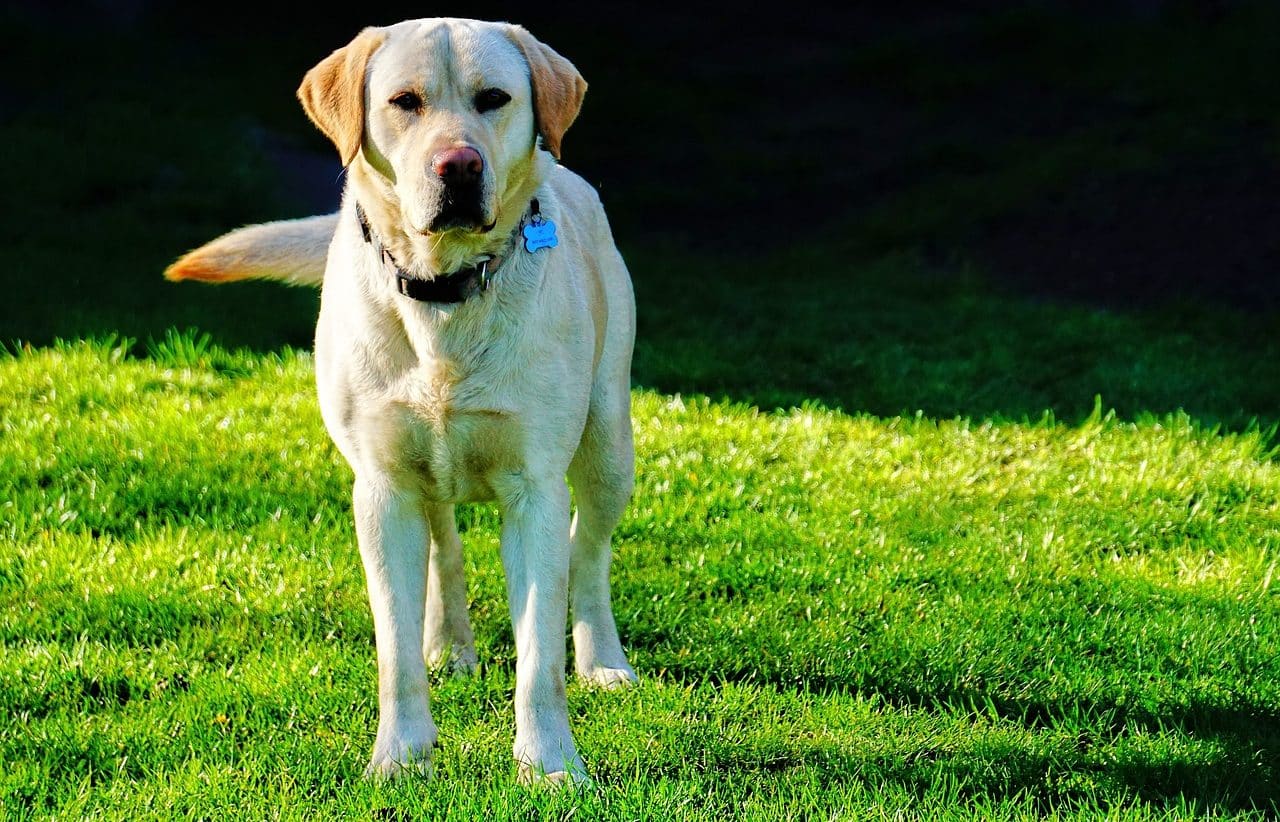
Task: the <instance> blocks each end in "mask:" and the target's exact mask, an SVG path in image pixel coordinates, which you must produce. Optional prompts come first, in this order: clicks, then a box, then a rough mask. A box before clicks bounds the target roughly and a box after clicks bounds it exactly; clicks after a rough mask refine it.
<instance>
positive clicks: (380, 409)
mask: <svg viewBox="0 0 1280 822" xmlns="http://www.w3.org/2000/svg"><path fill="white" fill-rule="evenodd" d="M488 88H498V89H501V90H503V91H505V92H506V93H508V94H510V95H511V100H510V102H508V103H507V104H506V105H504V106H502V107H501V108H498V109H496V110H493V111H488V112H485V113H481V112H479V111H477V108H476V105H475V95H476V94H477V93H478V92H479V91H480V90H482V89H488ZM406 89H407V90H411V91H413V92H415V93H417V94H420V95H421V97H422V99H423V100H424V101H425V102H424V104H423V106H422V107H421V109H420V110H419V111H417V112H406V111H404V110H402V109H401V108H399V107H397V106H395V105H392V104H391V103H390V102H389V101H390V100H391V98H392V97H394V96H395V95H396V94H398V93H400V92H402V91H404V90H406ZM585 89H586V84H585V83H584V82H583V81H582V78H581V77H580V76H579V74H578V72H577V70H576V69H574V67H573V66H572V65H571V64H570V63H569V62H568V61H567V60H565V59H564V58H563V57H561V56H560V55H558V54H556V53H555V52H554V51H552V50H551V49H550V48H548V47H547V46H545V45H543V44H542V43H540V42H538V41H537V40H535V39H534V38H533V37H532V36H531V35H529V34H528V33H527V32H526V31H524V30H523V29H521V28H519V27H516V26H510V25H506V24H495V23H481V22H476V21H469V20H454V19H429V20H414V21H407V22H404V23H399V24H397V25H394V26H390V27H387V28H375V29H366V30H365V31H363V32H361V33H360V35H359V36H357V37H356V39H355V40H354V41H352V43H351V44H350V45H348V46H346V47H344V48H342V49H339V50H338V51H336V52H334V53H333V55H331V56H330V57H329V58H327V59H326V60H324V61H322V62H321V63H320V64H319V65H318V66H316V67H315V68H314V69H312V71H311V72H309V73H308V74H307V77H306V79H305V80H304V81H303V84H302V87H301V88H300V89H299V92H298V94H299V97H300V98H301V100H302V102H303V105H304V107H305V108H306V110H307V113H308V114H309V115H310V116H311V118H312V119H313V120H314V121H315V123H316V124H317V125H318V126H319V127H320V128H321V130H322V131H324V132H325V133H326V134H327V135H328V136H329V137H330V138H331V139H332V140H333V142H334V144H335V145H336V146H337V148H338V150H339V152H340V153H341V154H342V158H343V162H344V163H345V164H347V166H348V179H347V190H346V195H345V198H344V202H343V206H342V210H341V211H340V212H339V213H338V214H337V215H330V216H325V217H312V218H308V219H305V220H295V221H288V222H284V223H271V224H267V225H262V226H253V227H250V228H246V229H241V230H240V231H236V232H232V233H231V234H229V235H227V236H225V237H222V238H220V239H218V240H216V241H214V242H213V243H210V244H209V245H207V246H205V247H203V248H200V249H197V250H196V251H193V252H192V253H190V254H188V255H187V256H186V257H184V258H182V259H181V260H179V261H178V262H177V263H175V264H174V265H173V266H172V267H171V268H170V270H169V271H168V272H166V274H167V276H169V277H170V278H171V279H178V280H181V279H199V280H211V281H228V280H238V279H246V278H253V277H262V278H270V279H283V280H288V281H292V282H296V283H317V282H320V281H321V280H323V297H322V300H321V308H320V319H319V324H318V327H317V329H316V381H317V384H318V388H319V395H320V409H321V412H322V414H323V417H324V421H325V425H326V426H327V427H328V429H329V433H330V435H331V436H332V437H333V439H334V442H335V443H336V444H337V446H338V448H339V450H340V451H341V452H342V454H343V455H344V456H345V457H346V459H347V460H348V461H349V462H350V464H351V467H352V468H353V469H354V472H355V488H354V510H355V520H356V532H357V535H358V540H359V543H360V553H361V557H362V559H363V561H364V567H365V574H366V579H367V582H368V589H369V602H370V605H371V607H372V610H373V619H374V627H375V631H376V635H377V645H378V692H379V693H378V701H379V711H380V719H379V723H378V734H377V740H376V742H375V743H374V749H373V757H372V761H371V762H370V764H369V772H370V773H372V774H384V775H392V774H396V773H398V772H400V771H401V770H403V769H406V768H412V769H415V770H420V771H429V770H430V764H431V757H432V748H433V746H434V745H435V744H436V738H437V733H436V726H435V723H434V722H433V721H432V718H431V711H430V709H429V707H428V696H427V675H426V666H425V665H424V657H425V660H426V662H427V663H428V664H432V665H448V666H451V667H452V668H453V669H454V670H457V671H464V672H465V671H471V670H473V669H474V668H475V667H476V664H477V663H476V652H475V643H474V640H473V637H472V633H471V625H470V622H469V620H468V617H467V597H466V584H465V580H464V579H463V565H462V544H461V541H460V540H459V537H458V531H457V528H456V525H455V522H454V509H453V507H454V505H455V504H456V503H460V502H467V501H473V500H497V502H498V505H499V507H500V509H501V512H502V521H503V525H502V549H501V550H502V562H503V568H504V570H505V572H506V580H507V596H508V603H509V606H510V610H511V621H512V626H513V628H514V634H515V643H516V650H517V663H516V694H515V710H516V739H515V758H516V760H517V762H518V763H519V765H520V772H521V774H522V776H523V777H524V778H528V779H548V780H552V781H561V780H572V781H577V780H581V779H583V778H585V777H586V768H585V766H584V764H583V761H582V758H581V757H580V756H579V754H578V751H577V748H576V746H575V744H574V740H573V736H572V735H571V733H570V730H569V719H568V714H567V706H566V702H565V689H564V666H565V643H564V628H565V624H566V619H567V612H568V607H569V604H570V601H572V610H573V639H574V650H575V655H576V667H577V672H578V675H579V676H580V677H581V678H582V679H584V680H586V681H588V682H592V683H596V684H599V685H604V686H615V685H620V684H625V683H629V682H631V681H634V679H635V674H634V672H633V671H632V669H631V666H630V665H629V664H628V663H627V660H626V657H625V655H624V653H623V649H622V645H621V643H620V641H619V639H618V632H617V629H616V627H615V625H614V619H613V614H612V609H611V606H610V598H609V579H608V573H609V562H610V545H609V541H610V534H611V532H612V531H613V529H614V526H615V525H616V524H617V522H618V519H619V518H620V516H621V515H622V511H623V508H624V506H625V505H626V502H627V500H628V498H629V496H630V492H631V486H632V473H633V462H634V460H633V453H632V437H631V417H630V367H631V348H632V340H633V336H634V313H635V309H634V301H633V298H632V292H631V283H630V279H629V277H628V274H627V270H626V267H625V266H624V265H623V262H622V258H621V256H619V254H618V251H617V249H616V248H615V247H614V243H613V239H612V236H611V234H610V231H609V225H608V222H607V221H606V219H605V215H604V211H603V209H602V208H601V205H600V201H599V199H598V198H597V196H596V193H595V191H594V190H593V189H592V188H591V187H590V186H589V185H588V184H587V183H585V182H584V181H583V180H582V179H581V178H579V177H578V176H576V175H574V174H573V173H572V172H570V171H568V170H566V169H564V168H563V167H560V166H558V165H557V164H556V162H555V158H556V157H558V156H559V148H560V142H561V140H562V138H563V136H564V132H565V130H566V129H567V128H568V127H569V125H570V124H571V123H572V121H573V120H574V118H575V117H576V115H577V112H578V108H579V106H580V104H581V101H582V95H583V93H584V92H585ZM538 138H540V139H541V146H539V144H538ZM464 145H465V146H470V147H473V148H475V149H476V150H477V151H479V153H480V155H481V156H482V158H483V161H484V172H483V177H482V188H481V190H482V192H483V194H482V200H483V208H484V211H485V214H484V215H483V216H484V218H485V219H484V223H485V224H488V223H490V222H492V223H493V228H492V229H491V230H488V231H484V230H483V229H482V228H481V227H476V228H475V229H471V230H462V229H451V230H447V231H442V232H435V233H432V232H430V231H429V230H428V229H427V226H428V224H429V223H430V221H431V219H432V217H433V216H434V214H435V213H436V211H437V210H438V209H439V208H440V207H441V202H442V194H441V182H440V179H439V178H438V177H437V176H436V174H435V173H433V171H432V169H431V158H432V157H433V156H434V155H435V153H437V152H439V151H441V150H443V149H446V148H450V147H458V146H464ZM553 155H555V157H553ZM535 196H536V197H537V199H538V201H539V203H540V206H541V211H542V214H543V215H544V216H545V217H546V218H547V219H550V220H552V221H554V222H555V224H556V226H557V229H558V231H557V233H558V237H559V245H558V246H557V247H555V248H549V249H542V250H539V251H536V252H529V251H526V250H525V249H524V248H523V247H519V246H513V245H512V235H513V232H514V231H515V230H516V229H517V227H518V226H519V224H520V221H521V219H522V217H524V216H525V214H526V212H527V210H528V205H529V202H530V199H531V198H532V197H535ZM357 201H358V202H359V203H360V205H361V206H362V207H363V209H364V210H365V212H366V213H367V215H368V220H369V223H370V224H371V225H372V228H373V231H374V232H375V234H376V235H377V237H378V238H379V239H380V240H381V241H382V242H383V243H384V244H385V245H386V246H387V247H388V248H389V250H390V251H391V253H392V254H393V255H394V257H395V259H396V260H397V261H398V263H399V265H400V267H401V268H403V269H404V270H406V271H408V272H409V273H411V274H414V275H415V276H418V277H421V278H424V279H425V278H430V277H433V276H435V275H436V274H438V273H440V272H450V271H453V270H456V269H458V268H460V267H463V266H465V265H472V264H474V263H475V262H477V260H478V259H480V258H482V257H483V255H486V254H499V255H503V256H504V260H503V262H502V264H501V266H500V267H499V268H498V271H497V275H496V279H495V282H494V284H493V286H492V287H491V288H490V289H489V290H488V291H486V292H484V293H482V294H479V295H477V296H475V297H473V298H472V299H470V300H468V301H467V302H465V303H461V304H457V305H440V304H427V303H419V302H415V301H414V300H411V299H409V298H408V297H404V296H402V295H400V294H399V293H397V291H396V287H395V283H394V281H393V277H392V276H391V274H390V273H389V272H388V271H387V269H385V268H384V267H383V265H382V264H381V262H380V259H379V256H378V255H377V253H376V252H375V251H374V250H373V247H372V246H371V245H369V244H367V243H366V242H365V241H364V239H363V237H362V234H361V230H360V227H359V224H358V221H357V218H356V215H355V205H356V202H357ZM326 245H327V246H328V254H327V265H323V264H322V263H323V261H324V259H325V255H324V247H325V246H326ZM566 475H567V476H568V479H569V481H570V482H572V484H573V488H574V495H575V498H576V503H577V512H576V515H575V516H574V518H573V522H572V524H571V523H570V504H569V488H568V486H567V485H566V482H565V478H566ZM424 603H425V608H424Z"/></svg>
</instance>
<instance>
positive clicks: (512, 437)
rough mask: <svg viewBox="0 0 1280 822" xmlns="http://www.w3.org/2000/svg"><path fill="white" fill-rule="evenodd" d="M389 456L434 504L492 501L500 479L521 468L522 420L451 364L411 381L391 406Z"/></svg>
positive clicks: (496, 394)
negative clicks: (462, 375) (496, 480)
mask: <svg viewBox="0 0 1280 822" xmlns="http://www.w3.org/2000/svg"><path fill="white" fill-rule="evenodd" d="M387 410H388V415H389V417H390V419H389V422H390V423H391V426H392V428H393V431H391V432H388V433H389V434H390V436H389V437H387V438H386V440H387V441H388V442H389V443H393V448H394V453H392V454H389V455H388V457H389V458H390V459H391V460H392V461H393V462H394V463H395V464H396V465H397V466H398V468H399V469H400V471H401V472H403V473H406V474H408V475H409V477H410V478H411V479H412V480H413V481H415V482H416V483H417V484H418V485H419V486H420V487H421V489H422V493H423V495H424V496H425V497H426V498H427V499H429V500H432V501H435V502H474V501H481V500H487V499H492V498H493V497H494V482H495V479H497V478H498V477H499V475H502V474H508V475H510V474H515V473H519V472H520V471H521V469H522V467H523V462H524V459H523V454H524V451H525V439H526V432H525V430H524V426H523V425H522V416H521V415H520V414H518V413H516V412H515V411H514V409H512V408H511V407H510V404H509V403H506V402H504V401H503V398H502V397H501V396H500V395H499V394H498V392H496V391H494V390H493V389H492V387H491V386H487V385H484V384H482V381H480V380H476V379H468V378H465V377H460V376H459V375H458V374H456V373H454V372H452V371H451V369H449V368H448V367H445V366H441V367H437V368H427V369H423V370H422V371H421V372H419V373H416V374H414V375H413V376H412V377H410V378H407V379H406V380H405V381H404V382H403V383H402V386H401V390H400V391H398V392H397V396H396V398H395V400H394V401H393V402H392V403H391V405H390V407H389V408H388V409H387Z"/></svg>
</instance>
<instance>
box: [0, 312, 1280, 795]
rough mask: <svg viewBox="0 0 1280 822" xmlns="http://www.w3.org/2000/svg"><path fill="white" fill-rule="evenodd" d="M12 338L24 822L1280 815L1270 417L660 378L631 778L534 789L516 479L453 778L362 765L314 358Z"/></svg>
mask: <svg viewBox="0 0 1280 822" xmlns="http://www.w3.org/2000/svg"><path fill="white" fill-rule="evenodd" d="M153 349H154V350H153V352H152V354H153V356H151V357H149V358H146V359H137V358H134V357H133V356H131V355H130V354H129V350H130V349H129V348H128V347H126V346H125V345H124V344H123V343H122V342H121V341H116V340H102V341H98V342H86V343H77V344H64V345H60V346H56V347H54V348H52V349H43V350H32V351H29V352H24V353H19V354H17V355H9V356H6V357H4V358H2V359H0V472H3V473H2V474H0V476H3V477H4V485H5V492H4V494H3V496H2V497H0V520H2V521H3V529H4V533H3V538H4V543H5V547H4V548H3V550H0V643H3V647H4V653H3V655H2V656H0V705H2V706H3V710H4V711H5V713H6V714H7V715H9V716H12V717H14V719H15V721H14V722H11V723H8V724H7V725H6V726H5V727H4V728H3V729H0V755H2V756H3V758H4V761H5V762H6V765H7V767H6V769H5V773H4V776H3V778H0V796H2V797H3V802H4V806H5V808H6V811H7V812H8V813H10V814H11V815H19V816H21V815H26V814H29V813H36V814H43V813H54V814H57V815H59V816H63V817H67V816H81V815H89V816H93V815H97V816H102V817H107V818H139V817H147V816H150V817H161V816H203V817H207V816H209V815H240V816H250V817H276V816H283V817H286V818H311V817H314V816H315V815H317V814H320V813H330V814H333V813H336V814H339V815H344V814H346V815H351V814H355V815H360V816H364V817H367V816H368V815H369V814H370V813H371V812H373V811H374V810H376V809H378V808H399V809H402V810H404V811H405V812H406V813H409V814H410V815H411V816H413V817H415V818H416V817H419V816H428V815H436V814H445V815H448V816H451V817H452V818H476V817H478V816H480V815H490V816H494V817H496V818H510V817H523V816H527V815H530V814H550V815H567V814H569V813H570V812H571V811H572V812H575V813H578V814H582V815H584V818H585V817H597V816H599V817H607V818H633V817H638V816H661V817H663V818H667V817H670V818H690V819H720V818H725V817H726V816H734V815H736V816H741V817H744V818H759V819H772V818H787V817H788V816H789V817H791V818H802V817H805V816H813V815H818V816H823V817H827V816H841V815H853V816H862V815H868V814H871V815H894V814H906V815H924V816H928V815H936V814H939V813H945V812H957V811H959V810H960V809H967V811H968V812H973V813H975V814H977V815H979V816H995V817H1002V818H1026V817H1030V816H1036V815H1040V814H1044V813H1061V814H1066V815H1073V814H1082V815H1086V816H1088V815H1091V814H1095V813H1100V812H1108V813H1113V814H1116V815H1119V816H1124V817H1131V818H1154V817H1158V816H1161V815H1165V814H1172V815H1174V816H1193V815H1203V814H1206V813H1219V812H1230V813H1236V812H1246V813H1247V812H1249V811H1250V809H1254V810H1257V811H1258V812H1270V813H1274V812H1275V810H1276V807H1275V804H1274V803H1275V797H1276V795H1277V792H1278V791H1280V774H1278V773H1277V768H1276V755H1277V743H1278V742H1280V712H1278V711H1277V707H1276V706H1277V705H1280V675H1278V674H1280V671H1278V670H1277V667H1278V663H1277V657H1278V656H1280V629H1277V627H1276V626H1277V616H1278V615H1280V614H1278V613H1277V611H1280V607H1278V602H1280V601H1278V600H1277V594H1276V584H1275V583H1274V582H1273V580H1274V577H1275V569H1276V560H1277V547H1278V546H1277V541H1278V540H1280V466H1278V465H1277V463H1276V461H1275V459H1274V450H1273V447H1274V446H1273V442H1272V438H1271V436H1270V435H1269V433H1268V432H1265V431H1258V430H1256V429H1254V430H1249V431H1245V432H1243V433H1233V434H1223V433H1221V432H1218V431H1214V430H1206V429H1204V428H1203V427H1202V426H1200V425H1199V424H1197V423H1196V422H1194V421H1193V420H1192V419H1190V418H1188V417H1186V416H1183V415H1179V414H1172V415H1160V416H1149V417H1143V418H1140V419H1136V420H1127V419H1121V418H1118V417H1117V416H1115V415H1114V414H1109V413H1106V412H1105V411H1104V410H1103V409H1104V408H1105V405H1099V406H1098V408H1097V410H1096V411H1095V413H1094V414H1092V415H1090V416H1089V417H1087V418H1086V419H1085V420H1084V421H1083V422H1082V423H1080V424H1064V423H1060V422H1056V421H1054V419H1053V418H1052V417H1051V416H1045V417H1043V418H1041V419H1038V420H1033V421H1010V420H1002V419H980V418H979V419H974V418H963V417H957V418H954V419H934V418H929V417H926V416H923V415H904V416H895V417H874V416H858V415H855V416H850V415H847V414H844V413H841V412H837V411H831V410H827V409H824V408H823V407H821V406H820V405H816V404H809V405H806V406H805V407H802V408H796V409H792V410H790V411H785V412H776V413H764V412H761V411H759V410H757V409H755V408H753V407H750V406H747V405H742V404H732V403H723V402H711V401H709V400H707V399H705V398H701V397H679V396H672V395H663V394H658V393H655V392H651V391H637V392H636V394H635V398H634V415H635V420H636V438H637V446H638V455H639V459H638V462H639V466H638V485H637V491H636V494H635V498H634V500H633V502H632V505H631V507H630V509H629V511H628V514H627V517H626V519H625V520H624V522H623V523H622V525H621V526H620V527H619V529H618V533H617V535H616V540H615V548H616V559H615V573H614V579H615V585H614V597H615V604H616V611H617V615H618V619H619V623H620V626H621V631H622V633H623V636H624V639H625V641H626V642H627V644H628V646H629V648H630V650H631V655H632V660H633V662H634V663H635V665H636V667H637V669H638V670H639V671H640V673H641V675H642V677H643V680H644V681H643V684H642V685H641V687H640V688H639V689H637V690H635V691H633V692H629V693H623V694H612V693H599V692H594V691H589V690H584V689H581V688H578V687H577V686H573V687H571V688H570V709H571V712H572V714H573V721H574V724H575V728H576V729H577V733H578V735H579V741H580V743H581V746H582V748H583V751H584V754H585V756H586V757H587V759H588V761H589V762H590V763H591V765H592V768H593V770H594V772H595V774H596V776H597V784H596V786H595V787H594V788H593V789H591V790H589V791H587V792H584V793H582V794H578V795H561V796H555V795H543V794H538V793H536V792H535V793H532V794H531V793H527V792H525V791H523V790H522V789H519V788H517V787H515V786H514V784H513V770H514V769H513V768H512V766H511V762H510V745H511V734H512V730H513V728H512V723H513V720H512V717H511V712H510V695H511V689H512V687H513V675H514V647H513V644H512V641H511V637H510V629H509V624H508V618H507V615H506V609H505V606H504V605H503V602H504V600H503V594H502V590H503V584H502V576H501V568H500V564H499V561H498V554H497V517H496V513H495V512H494V510H493V509H492V507H491V506H474V507H468V508H464V509H462V510H461V511H460V521H461V522H462V524H463V526H464V529H465V533H464V541H465V542H466V545H467V562H468V572H469V579H470V585H471V599H472V613H473V618H474V619H475V622H476V633H477V641H478V644H479V647H480V655H481V658H482V660H483V661H484V663H483V664H484V672H483V676H482V677H481V678H480V679H477V680H471V681H455V680H439V681H437V682H436V683H435V688H434V691H433V700H434V709H435V713H436V716H437V719H438V722H439V724H440V726H441V729H442V741H443V747H442V748H441V750H440V751H439V753H438V758H437V776H438V778H437V780H436V781H435V782H434V783H433V784H430V785H421V784H405V785H396V786H375V785H369V784H366V783H364V782H362V781H360V780H359V778H358V776H359V773H360V769H361V767H362V765H363V761H364V758H365V757H366V756H367V754H368V748H369V745H370V744H371V740H372V734H373V730H374V724H375V700H374V695H375V680H376V670H375V664H374V657H373V646H372V627H371V623H370V619H369V616H368V611H367V605H366V602H365V596H364V590H363V578H362V573H361V569H360V565H359V559H358V557H357V555H356V552H355V549H354V539H353V536H352V532H351V524H350V519H349V483H350V472H349V469H348V468H347V467H346V466H345V465H344V464H343V463H342V461H341V459H340V457H339V456H338V455H337V453H336V452H335V450H334V449H333V448H332V446H331V445H330V444H329V441H328V439H327V437H326V435H325V433H324V431H323V428H322V425H321V422H320V419H319V415H318V412H317V409H316V406H315V401H314V398H313V393H312V391H313V389H312V385H311V380H312V375H311V361H310V357H309V356H308V355H305V354H300V353H296V352H290V351H286V352H284V353H282V354H278V355H277V354H273V355H254V354H249V353H245V352H228V351H225V350H222V349H220V348H219V347H218V346H216V345H212V344H211V343H207V342H206V343H201V342H200V338H199V337H198V336H195V335H171V336H168V337H166V338H164V341H163V342H162V343H161V344H157V345H153Z"/></svg>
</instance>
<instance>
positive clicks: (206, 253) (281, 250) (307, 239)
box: [164, 214, 338, 286]
mask: <svg viewBox="0 0 1280 822" xmlns="http://www.w3.org/2000/svg"><path fill="white" fill-rule="evenodd" d="M337 227H338V215H337V214H325V215H322V216H319V217H304V218H303V219H301V220H280V221H279V222H274V223H262V224H261V225H251V226H245V227H244V228H238V229H236V230H235V231H232V232H230V233H228V234H223V235H222V236H221V237H219V238H218V239H216V240H214V241H213V242H211V243H207V244H205V245H202V246H200V247H199V248H197V249H196V250H195V251H191V252H188V253H187V254H185V255H184V256H183V257H182V258H180V259H179V260H178V261H177V262H175V263H174V264H173V265H171V266H169V267H168V268H167V269H165V272H164V276H165V278H166V279H169V280H174V281H175V282H176V281H179V280H201V281H203V282H209V283H231V282H236V281H237V280H279V281H281V282H286V283H289V284H290V285H312V286H318V285H320V283H322V282H324V268H325V260H326V258H327V257H328V254H329V242H330V241H331V240H332V239H333V232H334V231H335V230H336V229H337Z"/></svg>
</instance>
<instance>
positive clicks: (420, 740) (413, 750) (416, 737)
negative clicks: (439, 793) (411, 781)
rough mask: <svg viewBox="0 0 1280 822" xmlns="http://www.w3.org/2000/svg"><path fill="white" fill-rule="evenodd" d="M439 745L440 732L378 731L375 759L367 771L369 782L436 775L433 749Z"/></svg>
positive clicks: (420, 730)
mask: <svg viewBox="0 0 1280 822" xmlns="http://www.w3.org/2000/svg"><path fill="white" fill-rule="evenodd" d="M435 746H436V729H435V728H434V727H421V728H417V729H415V730H413V731H406V732H398V733H397V732H385V733H384V732H383V730H382V729H379V731H378V739H377V741H376V742H375V743H374V746H373V757H372V758H371V759H370V760H369V766H368V767H367V768H365V769H364V775H365V778H366V779H374V780H379V779H399V778H401V777H405V776H415V777H419V778H426V779H430V778H431V776H432V773H433V766H432V749H433V748H435Z"/></svg>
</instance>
